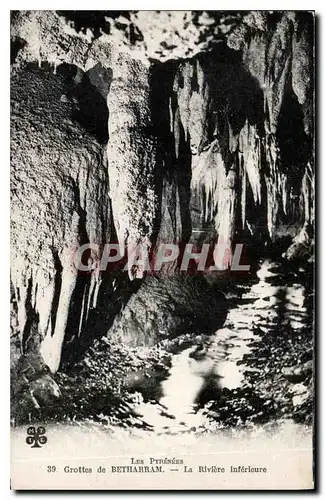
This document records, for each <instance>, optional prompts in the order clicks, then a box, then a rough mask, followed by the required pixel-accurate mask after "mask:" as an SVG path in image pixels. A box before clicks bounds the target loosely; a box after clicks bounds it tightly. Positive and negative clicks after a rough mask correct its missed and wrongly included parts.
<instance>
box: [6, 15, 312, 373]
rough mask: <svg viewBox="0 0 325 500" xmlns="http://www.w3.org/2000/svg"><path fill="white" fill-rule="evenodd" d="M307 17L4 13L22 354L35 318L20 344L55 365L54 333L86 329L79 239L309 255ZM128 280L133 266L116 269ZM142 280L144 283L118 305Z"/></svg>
mask: <svg viewBox="0 0 325 500" xmlns="http://www.w3.org/2000/svg"><path fill="white" fill-rule="evenodd" d="M313 21H314V20H313V16H312V14H310V13H308V12H299V13H293V12H272V13H269V12H254V13H231V12H183V13H182V12H150V13H149V12H143V13H141V12H129V13H124V14H123V13H118V12H105V11H103V12H93V13H91V15H90V14H89V13H88V14H87V13H84V14H83V13H81V12H79V13H78V12H77V11H74V12H69V11H66V12H56V11H20V12H14V13H13V14H12V29H11V36H12V43H13V45H12V79H11V88H12V90H11V94H12V105H11V110H12V111H11V116H12V141H11V150H12V159H11V168H12V178H11V189H12V216H11V220H12V266H11V269H12V285H13V295H14V298H15V304H17V316H18V325H19V331H20V339H21V345H22V351H23V352H24V353H26V350H28V342H27V340H28V339H29V338H30V336H31V333H30V332H31V328H32V325H34V326H33V328H34V327H35V325H36V330H33V331H36V332H37V333H36V334H35V333H34V334H33V336H36V337H38V341H37V342H36V341H35V342H34V349H36V350H40V352H41V353H42V356H43V359H44V362H45V363H46V364H47V365H48V366H49V367H50V369H51V370H52V371H54V372H55V371H56V370H57V369H58V367H59V364H60V356H61V350H62V343H63V341H64V337H65V336H66V338H67V339H71V338H73V337H74V338H78V337H80V336H81V335H82V333H83V332H84V331H85V328H86V327H87V324H88V316H89V310H90V309H91V308H93V309H96V301H97V298H98V297H99V299H100V298H101V297H102V296H103V293H104V289H103V288H104V287H103V286H102V287H101V288H100V283H101V276H100V275H99V274H98V273H97V272H95V271H92V272H90V273H88V274H86V275H85V276H80V274H78V273H77V271H76V269H75V266H74V265H73V256H74V254H75V251H76V249H77V248H78V247H79V246H80V245H81V244H83V243H93V244H97V245H99V248H101V246H102V245H103V244H104V243H106V242H108V241H110V238H111V240H113V241H116V240H117V241H118V242H119V243H120V244H121V245H126V246H127V247H128V250H129V251H132V249H133V247H134V246H135V245H137V244H138V243H141V244H144V245H146V246H147V247H151V248H153V247H154V246H155V245H158V244H159V243H161V242H167V243H178V244H180V245H183V244H184V243H186V242H188V241H193V242H196V243H197V242H198V243H202V242H206V241H208V242H210V241H212V242H219V243H229V244H231V245H233V244H234V243H236V242H240V241H242V240H243V238H244V239H245V241H247V240H248V241H249V242H250V244H252V245H261V246H263V247H264V246H265V245H270V246H271V247H272V245H274V246H277V244H278V242H279V241H280V240H281V239H283V237H286V238H288V239H289V243H288V244H287V245H286V248H285V252H286V253H285V255H286V257H288V258H295V257H296V256H297V255H301V254H302V253H303V254H304V255H306V254H309V255H310V248H311V244H312V241H313V235H312V229H313V224H314V158H313V25H314V22H313ZM88 257H89V258H92V259H93V261H96V259H97V257H98V255H96V254H95V252H92V253H90V254H89V256H88ZM230 260H231V254H229V261H230ZM229 263H230V262H229ZM135 277H136V278H142V277H143V271H141V269H138V268H135V269H132V270H129V279H130V281H132V280H133V279H134V278H135ZM114 279H115V277H114ZM116 279H117V281H118V278H116ZM150 283H151V284H150ZM153 283H155V285H154V286H153V285H152V284H153ZM117 286H118V283H117ZM161 286H162V288H163V287H164V286H165V285H161ZM168 286H169V285H166V287H167V289H168ZM156 288H158V289H159V290H160V285H159V286H158V285H157V283H156V282H154V281H151V282H150V281H149V284H144V285H143V287H141V288H140V290H139V292H138V294H136V295H134V297H132V298H131V302H130V305H129V306H127V307H126V308H125V309H124V312H123V314H126V315H127V314H129V313H130V311H135V309H136V307H135V305H134V304H133V302H134V301H136V300H140V302H141V294H142V293H145V294H148V293H152V294H153V296H154V297H156V292H155V290H156ZM185 288H186V287H185ZM162 294H163V296H164V292H163V291H162ZM136 297H138V298H136ZM153 300H154V301H156V302H157V301H158V300H159V299H158V298H154V299H153ZM148 303H150V301H149V300H148ZM157 303H158V302H157ZM141 307H142V306H141ZM141 307H140V309H141ZM150 307H151V306H150ZM128 311H129V313H128ZM149 313H150V308H149V310H148V314H149ZM155 313H157V315H158V316H157V318H156V320H157V324H156V326H154V325H153V326H152V330H151V331H152V337H151V338H150V334H149V333H148V332H149V330H148V328H147V327H143V328H144V330H143V331H142V330H141V329H142V326H141V327H138V328H137V329H136V333H132V332H131V331H130V332H128V333H125V334H123V335H122V337H123V336H124V339H125V338H128V339H129V341H130V342H131V343H137V342H138V341H139V342H140V341H141V342H144V343H149V344H150V343H152V342H154V341H156V340H157V339H159V338H161V337H162V336H163V333H162V330H161V328H163V327H162V326H161V325H162V324H163V323H164V321H165V320H166V321H167V319H166V318H167V316H166V314H165V312H164V308H162V311H161V312H159V311H155ZM123 314H122V315H123ZM130 314H131V313H130ZM175 314H176V316H177V317H179V315H178V313H176V312H175ZM149 315H150V314H149ZM156 320H153V323H155V321H156ZM123 321H125V322H126V319H125V320H123V319H122V323H121V324H122V326H121V329H122V330H123V331H126V327H125V328H124V326H123ZM139 321H140V320H139ZM143 321H144V322H145V323H146V324H147V319H144V318H141V321H140V323H139V324H140V325H142V323H141V322H143ZM150 321H151V320H150V319H148V324H149V323H150ZM151 323H152V321H151ZM143 324H144V323H143ZM166 324H168V321H167V323H166ZM159 325H160V326H159ZM174 326H175V328H174ZM174 326H171V334H173V333H172V332H175V331H177V328H176V325H174ZM150 328H151V327H150ZM114 331H115V330H114ZM35 346H36V347H35Z"/></svg>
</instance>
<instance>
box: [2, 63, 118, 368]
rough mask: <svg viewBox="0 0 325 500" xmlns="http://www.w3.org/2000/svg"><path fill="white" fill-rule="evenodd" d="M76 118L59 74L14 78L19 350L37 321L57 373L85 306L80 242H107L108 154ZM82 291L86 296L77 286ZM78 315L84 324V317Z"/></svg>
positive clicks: (24, 72) (38, 71)
mask: <svg viewBox="0 0 325 500" xmlns="http://www.w3.org/2000/svg"><path fill="white" fill-rule="evenodd" d="M78 112H79V109H78V103H77V99H76V98H75V97H73V88H71V87H69V86H68V85H67V83H66V79H64V77H63V76H62V75H61V74H59V73H58V74H56V75H55V74H53V71H52V70H46V69H45V68H44V69H42V68H37V67H35V66H30V67H26V68H24V69H21V70H20V71H18V72H17V73H15V74H13V75H12V79H11V127H12V128H11V193H12V200H11V206H12V212H11V217H12V224H11V243H12V253H11V271H12V272H11V279H12V284H13V288H14V293H15V297H16V299H17V306H18V322H19V327H20V333H21V343H22V349H23V350H25V344H26V342H27V340H28V338H29V334H30V329H31V323H32V321H37V322H38V334H39V337H40V339H39V340H40V349H41V352H42V354H43V358H44V361H45V363H46V364H47V365H48V366H49V367H50V368H51V370H52V371H56V370H57V368H58V365H59V362H60V355H61V346H62V341H63V338H64V335H65V330H66V328H67V326H68V316H69V310H70V307H71V303H72V301H75V302H77V301H78V300H80V298H78V297H76V296H75V291H76V286H77V281H78V275H77V270H76V267H75V265H74V254H75V252H76V250H77V249H78V247H79V245H81V244H83V243H87V242H93V243H96V244H102V243H103V242H105V241H106V240H107V238H109V213H110V212H109V200H108V177H107V170H106V166H105V163H104V150H103V147H102V146H101V144H100V143H99V141H98V139H97V138H96V137H95V136H92V135H91V134H90V133H89V132H88V131H87V130H85V129H84V127H82V126H81V125H80V124H79V123H78V121H77V120H76V119H75V118H74V116H77V113H78ZM97 285H98V283H97ZM97 285H96V286H97ZM87 286H89V285H87ZM78 293H84V291H81V290H80V287H78ZM93 293H94V291H93ZM75 314H76V316H75V318H74V320H73V321H74V322H79V319H80V318H81V311H80V310H79V312H78V311H75ZM81 319H82V318H81ZM80 328H82V324H81V325H80Z"/></svg>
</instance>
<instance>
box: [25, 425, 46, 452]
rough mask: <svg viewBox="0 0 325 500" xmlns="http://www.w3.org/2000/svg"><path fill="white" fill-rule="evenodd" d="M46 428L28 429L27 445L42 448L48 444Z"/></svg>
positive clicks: (32, 427)
mask: <svg viewBox="0 0 325 500" xmlns="http://www.w3.org/2000/svg"><path fill="white" fill-rule="evenodd" d="M45 433H46V429H45V427H42V426H41V427H37V428H36V427H34V426H31V427H28V429H27V434H28V436H27V438H26V443H27V444H29V445H30V446H31V447H32V448H41V447H42V446H41V445H43V444H45V443H47V437H46V436H45Z"/></svg>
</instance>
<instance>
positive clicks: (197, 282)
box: [109, 275, 227, 346]
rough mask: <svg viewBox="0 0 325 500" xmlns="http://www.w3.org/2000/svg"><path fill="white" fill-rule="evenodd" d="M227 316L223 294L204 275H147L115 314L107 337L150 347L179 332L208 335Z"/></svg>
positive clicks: (133, 344) (179, 333)
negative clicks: (118, 313) (162, 276)
mask: <svg viewBox="0 0 325 500" xmlns="http://www.w3.org/2000/svg"><path fill="white" fill-rule="evenodd" d="M226 316H227V302H226V299H225V297H224V295H223V294H222V293H221V292H220V291H219V290H218V287H217V286H212V285H209V284H208V283H207V281H206V280H205V278H203V277H200V276H186V275H174V276H171V277H164V278H162V279H161V278H158V277H155V276H150V277H147V278H145V280H144V281H143V283H142V284H141V286H140V288H139V290H138V291H137V292H136V293H135V294H134V295H132V297H131V298H130V300H129V301H128V303H127V305H126V306H125V308H124V309H123V311H122V313H121V314H120V315H119V316H117V317H116V319H115V322H114V324H113V326H112V328H111V330H110V332H109V338H111V339H112V340H114V341H119V342H121V343H123V344H126V345H131V346H137V345H146V346H152V345H154V344H155V343H157V342H159V341H160V340H164V339H168V338H174V337H177V336H178V335H181V334H182V333H199V332H200V333H203V334H206V335H211V334H213V333H214V332H215V331H216V330H217V329H218V328H220V327H221V326H222V325H223V323H224V321H225V319H226Z"/></svg>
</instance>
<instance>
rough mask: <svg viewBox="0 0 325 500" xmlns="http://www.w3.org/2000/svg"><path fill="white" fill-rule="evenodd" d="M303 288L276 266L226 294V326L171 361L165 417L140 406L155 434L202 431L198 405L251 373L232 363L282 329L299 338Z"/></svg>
mask: <svg viewBox="0 0 325 500" xmlns="http://www.w3.org/2000/svg"><path fill="white" fill-rule="evenodd" d="M306 283H307V285H308V281H307V278H306V275H305V273H304V272H303V270H301V272H293V271H291V272H289V271H288V269H286V270H284V269H283V265H282V264H280V263H275V262H271V261H269V260H265V261H264V262H262V263H261V264H260V268H259V270H258V271H257V279H256V280H255V281H254V282H251V283H246V284H243V283H240V284H238V285H237V286H236V289H235V290H233V291H232V293H231V294H229V297H228V298H229V300H230V303H231V306H230V310H229V314H228V317H227V320H226V323H225V325H224V327H223V328H222V329H220V330H218V331H217V332H216V333H215V335H214V336H213V337H212V338H210V340H209V342H208V344H207V345H203V346H202V345H193V346H191V347H187V348H186V349H185V350H183V351H182V352H180V353H178V354H176V355H174V357H173V363H172V366H171V369H170V371H169V376H168V378H167V379H166V380H165V381H163V382H162V384H161V389H162V394H163V396H162V398H161V399H160V404H161V405H162V407H163V408H164V411H162V412H160V413H159V415H157V412H155V410H154V408H153V406H152V405H151V406H150V404H148V403H147V404H145V403H143V404H142V405H141V408H139V411H140V413H141V414H142V415H143V416H144V418H145V419H147V421H148V422H149V423H151V424H152V425H154V426H155V427H156V428H157V426H158V427H162V428H167V427H168V428H171V427H173V426H174V427H175V426H176V427H177V426H179V425H186V426H193V425H194V426H198V427H202V425H204V422H202V414H200V415H198V414H197V406H198V405H197V404H198V403H202V404H204V403H206V402H207V401H209V400H210V399H213V398H216V397H217V395H218V390H222V389H224V388H227V389H236V388H237V387H240V386H241V384H242V383H243V380H244V371H245V372H247V371H248V370H250V368H249V367H248V366H247V365H245V363H239V364H237V362H238V361H240V360H242V359H243V356H244V355H245V354H248V353H249V352H250V351H251V349H252V345H256V343H257V342H258V341H260V340H261V334H265V333H266V334H268V335H275V334H277V333H279V327H280V326H281V328H284V334H285V332H286V330H285V329H286V328H292V329H293V330H294V331H296V332H297V335H298V334H299V331H300V330H301V329H302V328H304V327H305V326H306V325H307V324H310V321H311V307H312V302H311V293H310V291H306ZM309 285H310V286H311V284H309ZM261 360H262V358H261ZM254 371H255V372H256V371H258V368H254ZM171 421H172V426H171Z"/></svg>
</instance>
